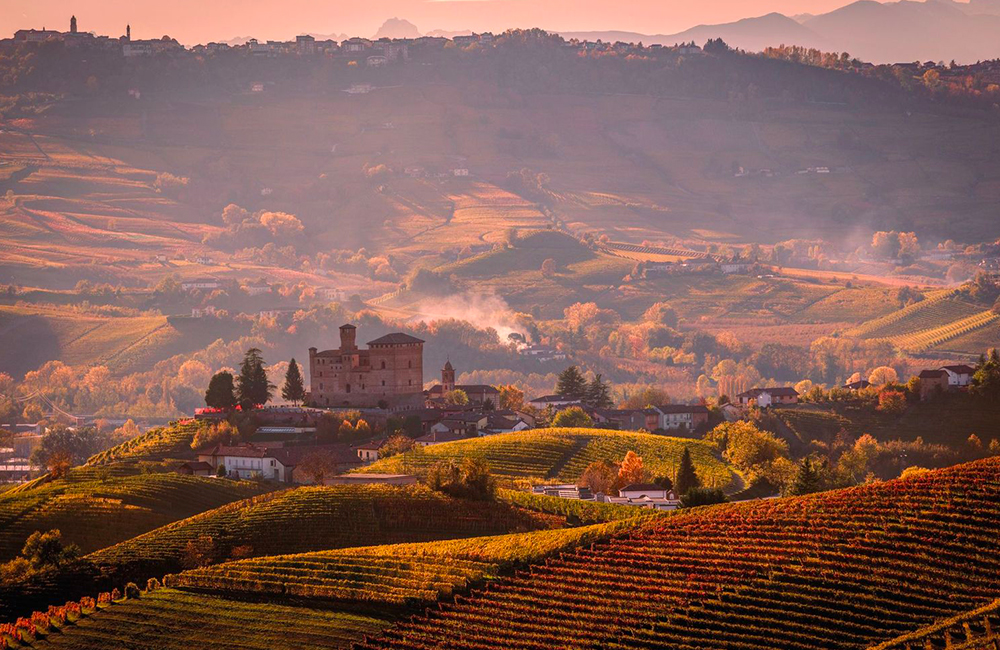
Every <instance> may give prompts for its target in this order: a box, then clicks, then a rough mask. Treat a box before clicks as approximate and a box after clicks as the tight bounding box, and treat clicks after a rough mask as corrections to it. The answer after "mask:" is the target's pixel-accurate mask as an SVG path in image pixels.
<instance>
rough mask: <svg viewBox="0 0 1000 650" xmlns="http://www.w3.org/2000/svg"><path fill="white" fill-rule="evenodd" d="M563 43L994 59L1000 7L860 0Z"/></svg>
mask: <svg viewBox="0 0 1000 650" xmlns="http://www.w3.org/2000/svg"><path fill="white" fill-rule="evenodd" d="M560 33H561V34H562V36H563V37H564V38H578V39H581V40H583V39H586V40H590V41H594V40H598V39H600V40H602V41H628V42H639V41H641V42H642V43H644V44H646V45H651V44H662V45H674V44H677V43H683V42H689V41H695V42H696V43H698V44H703V43H704V42H705V41H706V40H708V39H709V38H722V39H723V40H724V41H726V43H728V44H729V45H730V46H732V47H738V48H741V49H744V50H749V51H759V50H761V49H763V48H765V47H767V46H773V45H781V44H784V45H801V46H804V47H812V48H818V49H822V50H825V51H835V52H848V53H850V54H851V55H852V56H855V57H857V58H860V59H862V60H865V61H871V62H874V63H894V62H905V61H917V60H920V61H926V60H934V61H951V60H955V61H958V62H960V63H972V62H975V61H980V60H984V59H994V58H1000V39H998V38H997V34H998V33H1000V0H971V2H955V1H954V0H926V1H925V2H914V1H913V0H901V1H899V2H887V3H881V2H875V1H874V0H858V1H857V2H853V3H851V4H849V5H847V6H845V7H841V8H840V9H836V10H834V11H831V12H829V13H825V14H819V15H811V14H802V15H797V16H794V17H789V16H785V15H783V14H779V13H770V14H767V15H765V16H759V17H755V18H745V19H743V20H738V21H736V22H732V23H724V24H719V25H699V26H697V27H692V28H691V29H688V30H685V31H683V32H679V33H676V34H640V33H636V32H618V31H599V32H560Z"/></svg>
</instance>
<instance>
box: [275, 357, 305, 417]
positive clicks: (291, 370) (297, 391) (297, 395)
mask: <svg viewBox="0 0 1000 650" xmlns="http://www.w3.org/2000/svg"><path fill="white" fill-rule="evenodd" d="M281 396H282V397H283V398H285V399H286V400H288V401H289V402H292V403H293V404H295V405H296V406H298V405H299V402H301V401H303V400H304V399H305V398H306V389H305V386H304V385H303V383H302V372H301V371H299V364H297V363H295V359H294V358H293V359H292V360H291V361H289V362H288V371H287V372H286V373H285V385H284V386H282V387H281Z"/></svg>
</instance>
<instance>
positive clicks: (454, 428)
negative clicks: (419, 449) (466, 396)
mask: <svg viewBox="0 0 1000 650" xmlns="http://www.w3.org/2000/svg"><path fill="white" fill-rule="evenodd" d="M488 420H489V418H488V417H487V415H486V414H485V413H476V412H467V413H455V414H452V415H448V416H446V417H444V418H443V419H442V420H441V421H440V422H438V423H436V424H434V425H432V426H431V433H448V432H454V433H459V434H461V435H462V436H464V437H467V438H472V437H475V436H478V435H479V432H480V431H482V430H484V429H485V428H486V424H487V421H488Z"/></svg>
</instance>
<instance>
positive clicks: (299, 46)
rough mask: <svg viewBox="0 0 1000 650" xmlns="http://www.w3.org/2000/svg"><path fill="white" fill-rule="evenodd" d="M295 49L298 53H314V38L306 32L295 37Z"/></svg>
mask: <svg viewBox="0 0 1000 650" xmlns="http://www.w3.org/2000/svg"><path fill="white" fill-rule="evenodd" d="M295 49H296V51H298V53H299V54H315V53H316V39H315V38H313V37H312V36H309V35H308V34H303V35H302V36H296V37H295Z"/></svg>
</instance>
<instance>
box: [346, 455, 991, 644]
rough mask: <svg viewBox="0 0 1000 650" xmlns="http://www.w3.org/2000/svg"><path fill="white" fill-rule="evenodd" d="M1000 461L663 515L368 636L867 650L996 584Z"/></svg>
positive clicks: (972, 604) (395, 640)
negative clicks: (774, 498) (776, 498)
mask: <svg viewBox="0 0 1000 650" xmlns="http://www.w3.org/2000/svg"><path fill="white" fill-rule="evenodd" d="M998 475H1000V459H997V458H993V459H988V460H984V461H980V462H976V463H970V464H967V465H962V466H958V467H955V468H950V469H947V470H940V471H935V472H929V473H926V474H923V475H921V476H918V477H915V478H910V479H902V480H895V481H889V482H885V483H877V484H871V485H865V486H861V487H857V488H851V489H847V490H838V491H834V492H828V493H821V494H815V495H810V496H806V497H799V498H792V499H781V500H777V501H769V502H751V503H745V504H733V505H724V506H715V507H710V508H706V509H699V510H695V511H692V512H690V513H684V514H679V515H677V516H673V517H668V518H665V519H656V520H653V521H651V522H649V523H648V524H645V525H644V526H643V527H642V528H641V529H640V530H632V531H630V532H629V534H627V535H621V536H617V537H614V538H612V539H611V540H609V541H607V542H603V543H602V542H599V543H597V544H595V545H593V546H592V547H591V548H581V549H578V550H576V551H575V552H571V553H565V554H563V555H562V556H560V557H559V558H558V559H556V560H550V561H549V562H548V563H546V564H545V565H544V566H536V567H534V568H533V569H532V570H531V572H530V573H527V574H521V575H518V576H517V577H514V578H510V579H506V580H503V581H500V582H499V583H498V584H496V585H495V586H490V587H488V588H486V589H485V590H483V591H481V592H476V593H474V594H472V595H471V596H470V597H467V598H462V599H459V600H456V601H455V602H454V603H448V604H442V605H441V607H440V609H439V610H428V611H427V613H426V614H425V615H424V616H421V617H418V618H416V619H413V620H411V621H409V622H403V623H400V624H398V625H397V626H395V627H393V628H390V629H388V630H387V631H386V632H385V633H384V634H383V635H382V636H381V637H379V638H376V639H372V640H369V641H367V642H365V643H362V644H361V645H360V646H359V647H361V648H365V649H366V650H375V649H389V648H409V649H413V650H416V649H420V648H451V649H464V648H470V649H471V648H476V649H485V648H490V647H504V648H512V649H513V648H533V649H534V648H545V647H560V648H570V647H613V648H621V649H625V648H650V647H672V648H678V647H684V648H704V647H727V648H741V649H744V650H752V649H756V648H759V649H761V650H764V649H766V650H781V649H786V648H787V649H789V650H792V649H795V650H809V649H813V648H816V649H819V648H824V649H827V650H829V649H832V648H836V649H841V648H843V649H845V650H846V649H858V650H861V649H863V648H866V647H868V646H870V645H874V644H877V643H880V642H883V641H885V640H888V639H892V638H894V637H896V636H899V635H902V634H906V633H909V632H913V631H916V630H918V629H920V628H921V627H923V626H926V625H929V624H931V623H933V622H934V621H935V620H939V619H941V618H943V617H947V616H951V615H956V614H959V613H961V612H963V611H968V610H971V609H973V608H976V607H980V606H982V605H985V604H987V603H989V602H990V601H991V600H993V599H994V598H995V596H996V594H997V593H998V591H1000V577H998V576H1000V572H998V568H1000V541H998V540H1000V536H998V533H1000V506H998V504H1000V499H998V497H1000V481H998V480H997V477H998Z"/></svg>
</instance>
